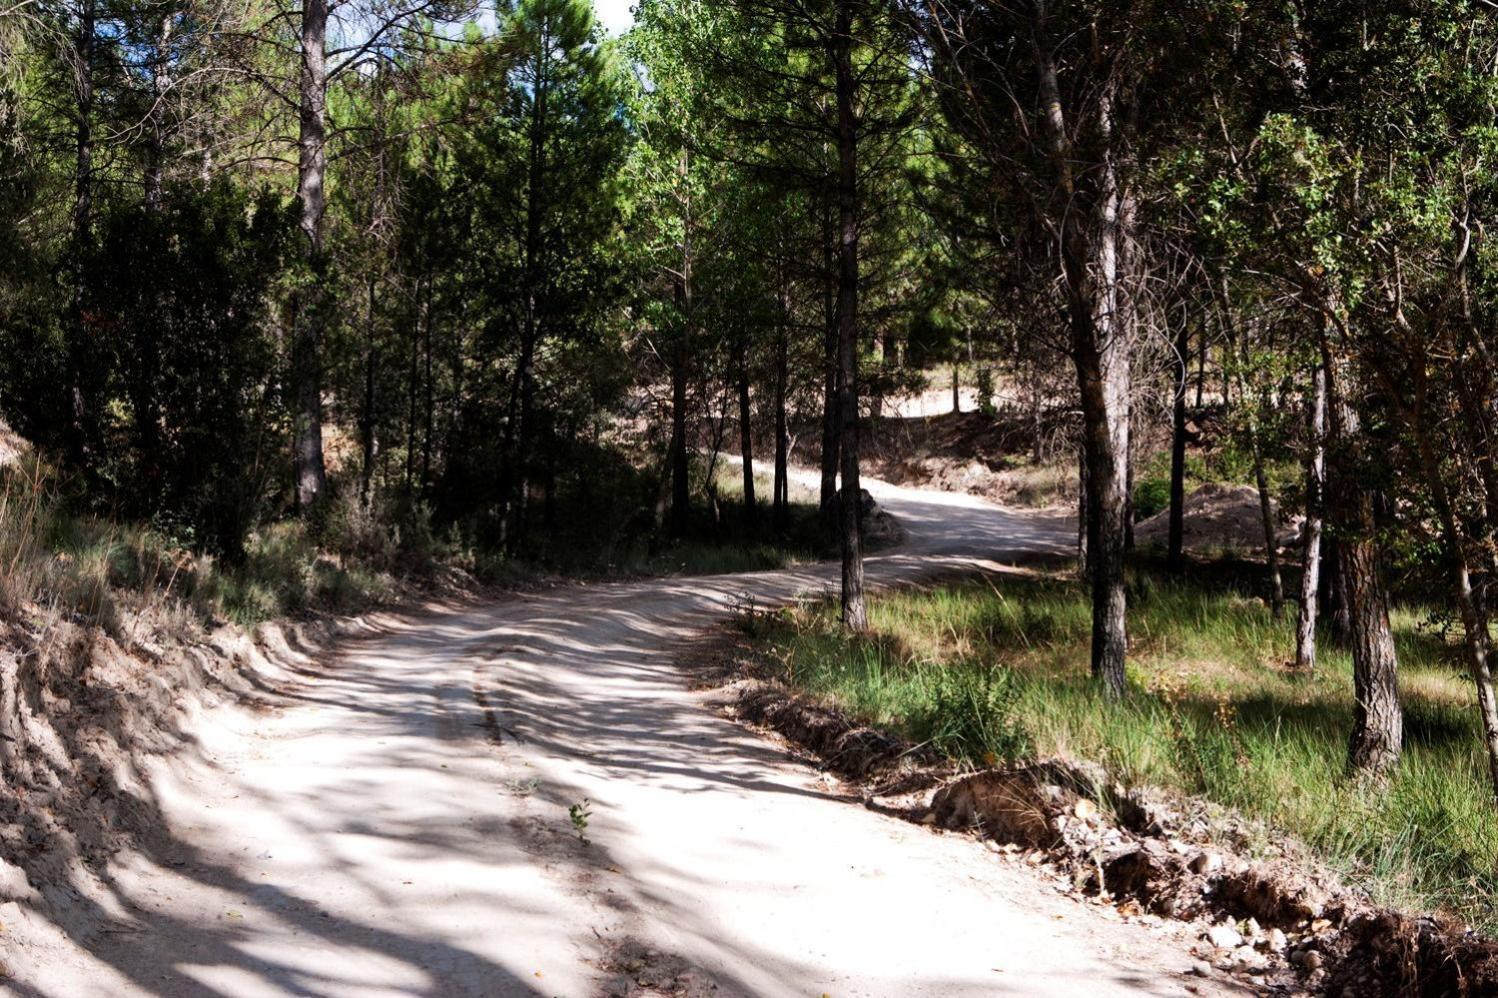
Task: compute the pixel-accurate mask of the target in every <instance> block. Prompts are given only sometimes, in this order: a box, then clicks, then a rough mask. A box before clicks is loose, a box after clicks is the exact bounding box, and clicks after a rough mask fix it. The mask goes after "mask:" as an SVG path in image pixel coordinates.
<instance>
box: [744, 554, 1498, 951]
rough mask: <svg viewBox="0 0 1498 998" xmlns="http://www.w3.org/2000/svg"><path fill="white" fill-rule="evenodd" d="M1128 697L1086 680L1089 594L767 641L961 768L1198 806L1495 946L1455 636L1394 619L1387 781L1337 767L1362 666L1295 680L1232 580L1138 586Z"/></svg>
mask: <svg viewBox="0 0 1498 998" xmlns="http://www.w3.org/2000/svg"><path fill="white" fill-rule="evenodd" d="M1130 600H1131V601H1130V605H1129V610H1130V631H1131V648H1130V657H1129V684H1130V693H1129V696H1128V697H1127V698H1126V699H1125V700H1124V701H1123V702H1121V703H1113V702H1110V701H1108V700H1107V699H1106V698H1104V697H1103V696H1101V695H1100V694H1099V692H1098V690H1097V688H1096V686H1095V685H1094V684H1093V683H1092V681H1091V680H1090V678H1089V677H1088V675H1087V668H1088V640H1089V628H1090V608H1089V603H1088V600H1087V596H1086V593H1085V591H1084V589H1083V587H1081V586H1080V585H1078V584H1076V583H1074V582H1071V581H1065V580H1056V579H1046V578H1026V577H1018V576H1016V577H1010V578H1006V579H1004V580H1002V581H995V582H992V583H989V582H982V581H980V582H973V583H962V584H952V585H945V586H941V587H938V588H936V589H933V590H930V591H925V592H908V593H898V594H889V595H881V596H876V597H873V598H872V599H871V600H870V629H869V631H868V632H867V633H866V634H865V635H861V636H856V637H853V636H849V635H847V634H845V633H843V632H842V631H841V630H840V629H839V628H838V626H837V616H836V612H835V608H829V607H825V606H813V607H808V608H802V609H799V610H791V611H785V612H782V613H779V614H775V615H771V616H770V617H768V618H767V619H765V620H764V621H762V622H760V623H758V624H757V625H756V627H757V629H758V632H759V637H760V639H761V646H762V647H763V650H764V651H765V652H766V654H765V656H764V658H765V661H767V662H770V663H774V666H773V667H774V668H776V669H778V670H779V671H781V672H782V673H783V676H784V678H786V679H787V680H789V681H790V682H792V683H793V684H795V685H797V686H799V687H802V688H804V689H806V690H808V691H811V692H813V693H815V694H818V695H821V696H823V697H825V698H827V699H828V700H830V701H833V702H835V703H837V704H839V705H841V706H842V707H844V708H845V709H847V710H849V711H851V712H852V713H854V714H856V715H857V716H858V717H859V718H860V719H862V720H864V721H867V722H871V723H875V724H880V725H884V726H886V727H889V728H892V729H894V730H897V731H899V732H901V733H903V734H904V735H906V736H907V737H909V738H911V739H913V740H916V741H919V742H926V743H928V744H930V745H932V746H934V747H935V748H937V749H939V750H940V751H942V752H944V753H946V754H948V755H949V756H951V757H953V758H956V759H959V760H962V761H964V762H967V763H971V764H993V763H996V762H999V761H1002V760H1008V759H1019V758H1024V757H1029V756H1031V755H1042V756H1044V755H1052V754H1059V755H1065V756H1070V757H1074V758H1082V759H1091V760H1095V761H1098V762H1101V763H1103V764H1105V765H1107V766H1108V767H1109V768H1110V770H1111V771H1112V772H1113V773H1115V774H1116V775H1117V776H1118V777H1119V778H1121V779H1123V780H1124V781H1126V782H1128V783H1131V784H1134V785H1153V786H1163V787H1167V788H1172V789H1175V790H1178V791H1182V792H1185V793H1190V794H1195V795H1199V796H1201V797H1203V798H1205V799H1208V800H1210V801H1213V802H1216V803H1218V804H1221V805H1224V806H1227V807H1229V808H1232V809H1235V810H1236V811H1238V812H1239V813H1241V814H1243V815H1245V816H1247V817H1249V818H1251V819H1255V820H1256V821H1258V822H1260V823H1262V824H1263V825H1264V826H1265V827H1267V828H1271V829H1279V830H1283V831H1286V832H1289V833H1291V834H1293V835H1294V836H1296V837H1297V838H1299V839H1301V840H1302V841H1304V842H1305V843H1306V844H1307V845H1308V846H1310V847H1311V848H1312V849H1313V850H1314V851H1315V852H1316V853H1317V854H1319V855H1320V856H1321V857H1323V858H1324V859H1325V860H1326V861H1327V862H1329V863H1330V864H1331V865H1332V866H1334V867H1335V868H1338V869H1339V870H1340V871H1342V872H1343V873H1344V874H1345V875H1346V876H1347V877H1348V878H1349V879H1350V880H1351V881H1353V882H1355V883H1358V884H1360V885H1362V886H1364V887H1365V888H1366V889H1368V890H1369V891H1370V892H1371V893H1372V894H1373V895H1374V896H1375V898H1377V899H1379V900H1381V901H1384V902H1387V903H1392V904H1398V905H1404V906H1412V907H1421V908H1430V909H1437V910H1444V911H1448V912H1451V913H1454V914H1456V915H1458V916H1460V917H1462V918H1464V919H1465V920H1467V921H1469V922H1471V923H1473V924H1475V925H1477V926H1479V927H1481V928H1483V929H1484V930H1486V931H1494V930H1498V816H1495V813H1494V808H1493V802H1492V797H1491V793H1490V790H1489V787H1488V782H1487V775H1486V767H1485V764H1484V762H1483V756H1482V741H1481V731H1480V725H1479V722H1478V719H1477V717H1476V714H1475V709H1474V707H1473V704H1474V699H1475V698H1474V695H1473V693H1472V691H1471V689H1470V687H1469V685H1468V683H1467V682H1466V681H1465V680H1464V679H1463V677H1462V672H1461V664H1460V661H1459V659H1458V653H1459V650H1458V649H1457V648H1456V647H1455V645H1454V643H1453V641H1454V639H1453V638H1448V636H1446V635H1445V634H1444V633H1442V632H1441V631H1440V630H1438V629H1436V628H1433V627H1430V626H1428V624H1427V615H1426V614H1423V613H1422V612H1420V611H1419V610H1418V609H1411V608H1406V609H1401V610H1399V611H1397V612H1396V613H1395V615H1394V628H1395V636H1396V644H1397V646H1398V650H1399V662H1400V673H1401V686H1402V690H1401V693H1402V699H1403V702H1404V707H1405V712H1406V715H1405V717H1406V721H1405V723H1406V728H1405V744H1406V750H1405V756H1404V760H1403V762H1402V763H1401V764H1400V766H1399V769H1398V771H1397V772H1396V773H1395V774H1394V775H1393V777H1392V778H1391V779H1390V780H1389V781H1388V782H1387V783H1385V784H1377V783H1363V782H1361V781H1358V780H1355V779H1351V778H1349V777H1348V775H1347V774H1346V771H1345V768H1344V758H1345V754H1346V739H1347V737H1348V733H1349V732H1350V730H1351V725H1352V713H1353V695H1352V681H1351V661H1350V658H1349V656H1348V653H1347V652H1346V651H1345V650H1342V649H1339V648H1335V647H1330V646H1329V642H1328V641H1327V640H1325V639H1323V641H1322V652H1321V664H1320V668H1319V669H1318V671H1317V672H1316V673H1315V674H1314V675H1313V676H1303V675H1299V674H1297V673H1295V672H1294V671H1293V670H1291V669H1290V668H1289V667H1288V660H1289V658H1290V656H1291V651H1292V647H1293V646H1292V641H1293V633H1292V627H1293V623H1292V622H1289V621H1286V622H1277V621H1275V620H1273V619H1272V617H1271V616H1270V613H1269V611H1268V609H1267V608H1266V607H1265V606H1264V605H1263V603H1262V602H1261V601H1259V600H1257V599H1254V598H1250V597H1249V596H1246V595H1244V594H1243V593H1241V592H1239V591H1238V590H1237V589H1236V588H1235V587H1234V586H1233V585H1231V584H1229V583H1227V582H1224V581H1222V580H1220V579H1219V580H1216V581H1196V582H1193V583H1189V584H1188V583H1180V582H1173V581H1168V580H1167V579H1166V578H1165V577H1164V576H1161V575H1157V574H1154V573H1150V572H1144V571H1140V572H1138V573H1136V574H1135V575H1133V576H1132V578H1131V580H1130Z"/></svg>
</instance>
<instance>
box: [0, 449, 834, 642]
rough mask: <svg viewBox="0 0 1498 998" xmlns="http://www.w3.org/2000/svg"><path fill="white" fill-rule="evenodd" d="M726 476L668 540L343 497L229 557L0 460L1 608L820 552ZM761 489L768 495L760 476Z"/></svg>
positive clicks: (609, 527) (804, 528)
mask: <svg viewBox="0 0 1498 998" xmlns="http://www.w3.org/2000/svg"><path fill="white" fill-rule="evenodd" d="M723 477H724V488H723V500H722V502H721V503H720V508H719V509H718V510H717V511H716V513H714V512H713V511H711V510H708V509H700V508H694V510H693V515H692V518H691V522H690V529H689V530H688V532H687V534H686V535H685V536H684V537H682V538H679V539H674V540H668V539H665V538H664V537H663V536H662V534H661V531H659V530H658V529H656V528H654V526H653V525H652V524H651V523H650V521H649V518H648V517H646V518H643V520H642V521H640V522H635V521H629V520H625V521H623V522H622V523H621V522H614V521H607V520H604V519H602V518H599V517H591V518H590V517H589V516H586V515H583V514H578V515H573V516H570V517H568V518H567V522H568V523H570V524H571V525H572V526H571V529H569V530H568V531H567V532H565V533H564V532H560V531H558V532H555V533H554V534H552V535H549V536H548V539H554V540H555V543H550V544H547V545H546V546H545V547H544V548H542V549H541V550H539V551H538V552H537V555H536V556H533V557H526V558H520V559H516V558H510V557H506V556H503V555H499V554H495V553H492V552H490V551H487V550H485V549H484V548H483V547H481V546H478V545H474V544H472V543H468V542H466V541H465V540H464V538H463V534H462V532H461V531H459V530H456V529H449V530H446V531H441V532H439V531H435V530H434V529H433V528H432V526H431V516H430V514H429V512H428V511H427V510H425V509H424V508H421V507H419V506H418V507H416V508H406V507H403V506H401V505H399V504H393V503H378V502H377V503H375V504H374V505H373V506H371V507H369V508H366V507H364V506H362V505H361V504H360V503H359V502H357V501H356V500H354V499H353V498H352V497H349V498H345V499H341V500H335V501H334V502H333V504H332V505H331V506H330V507H329V508H328V509H327V510H326V511H325V515H324V516H323V517H322V520H321V523H320V526H319V529H318V530H317V531H316V532H315V533H314V531H312V530H311V529H310V528H309V526H308V525H307V524H306V523H304V522H301V521H298V520H286V521H280V522H273V523H268V524H263V525H261V526H260V527H258V528H256V529H255V530H254V531H253V532H252V533H251V534H250V536H249V537H248V538H247V539H246V542H245V546H244V552H243V557H242V558H238V559H235V560H234V561H232V562H231V561H227V560H225V559H222V558H216V557H213V556H211V555H207V554H203V553H195V552H192V551H191V550H189V549H187V548H185V547H184V546H183V545H182V544H181V543H179V542H178V541H177V540H176V539H174V538H173V537H171V536H170V535H168V534H167V533H164V532H162V531H160V530H156V529H153V528H151V527H149V526H147V525H144V524H139V523H130V522H119V521H114V520H110V519H106V518H102V517H98V516H93V515H88V514H79V513H76V512H74V511H72V510H71V509H70V508H69V507H68V504H67V503H66V502H64V501H62V500H61V499H60V498H59V497H58V495H57V492H56V489H55V475H54V473H53V472H52V471H51V470H50V469H49V468H48V467H47V466H45V465H44V464H42V463H39V462H37V461H36V460H34V459H27V460H24V461H21V462H17V463H15V464H12V465H9V466H6V467H0V613H5V614H7V615H9V616H11V617H13V618H20V617H27V616H33V615H35V614H40V619H43V620H45V619H47V618H49V617H52V616H56V615H63V616H66V617H68V618H70V619H74V620H77V621H80V622H87V623H93V624H97V625H99V626H101V627H103V628H104V629H106V630H108V631H111V632H119V631H121V629H122V628H127V627H128V629H131V630H133V629H134V628H133V627H130V626H129V625H127V621H128V620H129V619H130V618H132V617H133V616H135V615H137V614H139V613H142V612H148V613H150V615H151V616H152V617H153V618H154V619H157V620H160V621H166V622H169V623H171V624H172V625H173V626H172V628H171V629H172V630H175V631H178V632H180V633H181V634H183V635H184V636H187V635H190V634H192V633H194V632H195V631H196V629H197V628H198V627H199V626H200V625H202V624H206V623H208V622H210V621H212V620H215V619H227V620H231V621H233V622H234V623H237V624H239V625H241V626H253V625H255V624H258V623H261V622H264V621H268V620H273V619H276V618H280V617H287V616H295V615H298V614H303V613H307V612H317V611H321V612H333V613H355V612H358V611H360V610H362V609H365V608H368V607H371V606H375V605H378V604H380V603H383V602H388V601H389V600H390V599H392V598H393V597H395V596H396V595H398V593H399V592H401V591H402V590H403V589H408V588H409V587H410V586H411V585H412V584H421V583H424V582H427V581H430V580H432V579H435V578H437V577H438V576H439V575H441V574H443V573H445V572H449V571H451V570H459V571H462V572H466V573H467V574H468V575H470V576H472V577H473V578H475V579H477V580H479V581H481V582H485V583H492V584H498V585H501V586H503V585H520V584H524V583H526V582H528V581H531V580H534V579H536V578H538V577H541V576H553V577H554V576H556V575H562V576H569V577H584V578H610V577H633V576H642V575H674V574H681V575H702V574H715V573H726V572H745V571H756V570H763V569H774V568H782V567H785V566H787V565H791V564H796V563H799V562H803V561H810V560H815V559H816V558H817V557H819V556H820V554H821V547H822V546H823V537H822V534H821V525H820V523H819V521H818V518H817V515H816V510H815V507H814V506H811V505H806V504H804V503H797V504H794V505H793V506H792V509H791V512H792V516H791V522H790V524H789V526H788V527H787V528H786V529H785V530H774V529H772V528H771V526H770V524H769V522H768V521H769V511H768V509H764V508H762V509H760V510H759V512H758V514H757V516H756V517H755V518H754V520H753V522H746V517H745V515H744V513H743V510H742V508H741V505H740V503H739V500H738V497H737V495H736V494H734V489H735V488H737V487H738V486H737V485H736V483H735V481H734V480H733V478H732V476H727V475H725V476H723ZM763 490H764V492H763V494H764V495H768V494H769V483H768V482H766V483H765V484H764V485H763ZM637 520H640V518H637ZM116 636H119V634H118V633H116Z"/></svg>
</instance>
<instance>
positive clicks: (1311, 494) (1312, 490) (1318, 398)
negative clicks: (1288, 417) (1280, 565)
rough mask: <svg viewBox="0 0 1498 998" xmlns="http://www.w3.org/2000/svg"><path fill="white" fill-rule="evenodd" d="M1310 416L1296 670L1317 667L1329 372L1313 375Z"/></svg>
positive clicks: (1318, 371)
mask: <svg viewBox="0 0 1498 998" xmlns="http://www.w3.org/2000/svg"><path fill="white" fill-rule="evenodd" d="M1309 401H1310V405H1309V407H1308V409H1309V411H1308V413H1307V430H1308V431H1309V436H1310V447H1309V449H1308V452H1307V457H1306V520H1305V527H1304V535H1303V536H1304V549H1303V551H1302V554H1301V571H1300V610H1299V613H1298V614H1297V615H1296V620H1295V667H1296V668H1297V669H1303V670H1306V671H1310V670H1312V669H1314V668H1316V610H1317V602H1318V596H1319V594H1320V591H1321V507H1322V493H1323V492H1324V491H1325V488H1326V369H1325V368H1324V367H1323V366H1322V365H1320V364H1317V365H1316V366H1315V369H1314V370H1313V371H1312V373H1311V397H1310V400H1309Z"/></svg>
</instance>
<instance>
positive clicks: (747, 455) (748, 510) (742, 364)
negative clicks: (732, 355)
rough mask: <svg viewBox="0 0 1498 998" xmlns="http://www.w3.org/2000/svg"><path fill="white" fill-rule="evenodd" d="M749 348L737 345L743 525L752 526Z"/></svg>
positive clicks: (752, 464) (752, 473)
mask: <svg viewBox="0 0 1498 998" xmlns="http://www.w3.org/2000/svg"><path fill="white" fill-rule="evenodd" d="M748 354H749V349H748V345H747V343H746V344H741V345H740V346H739V364H738V367H739V380H738V395H739V459H740V462H741V463H742V465H743V472H744V526H745V529H746V530H751V531H752V530H753V528H754V427H753V425H752V422H751V418H750V417H751V412H750V407H749V356H748Z"/></svg>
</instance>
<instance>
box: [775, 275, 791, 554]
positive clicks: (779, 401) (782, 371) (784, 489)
mask: <svg viewBox="0 0 1498 998" xmlns="http://www.w3.org/2000/svg"><path fill="white" fill-rule="evenodd" d="M790 315H791V301H790V290H789V288H788V287H787V281H786V276H785V268H784V266H783V265H782V267H781V272H780V324H779V328H778V330H777V334H776V341H775V502H774V507H775V508H774V513H773V514H772V518H773V520H774V523H775V529H776V530H785V529H786V528H787V527H789V526H790V522H791V482H790V433H789V430H788V428H787V426H786V411H785V407H786V395H787V394H788V388H789V384H790V356H789V354H790V329H789V326H790Z"/></svg>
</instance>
